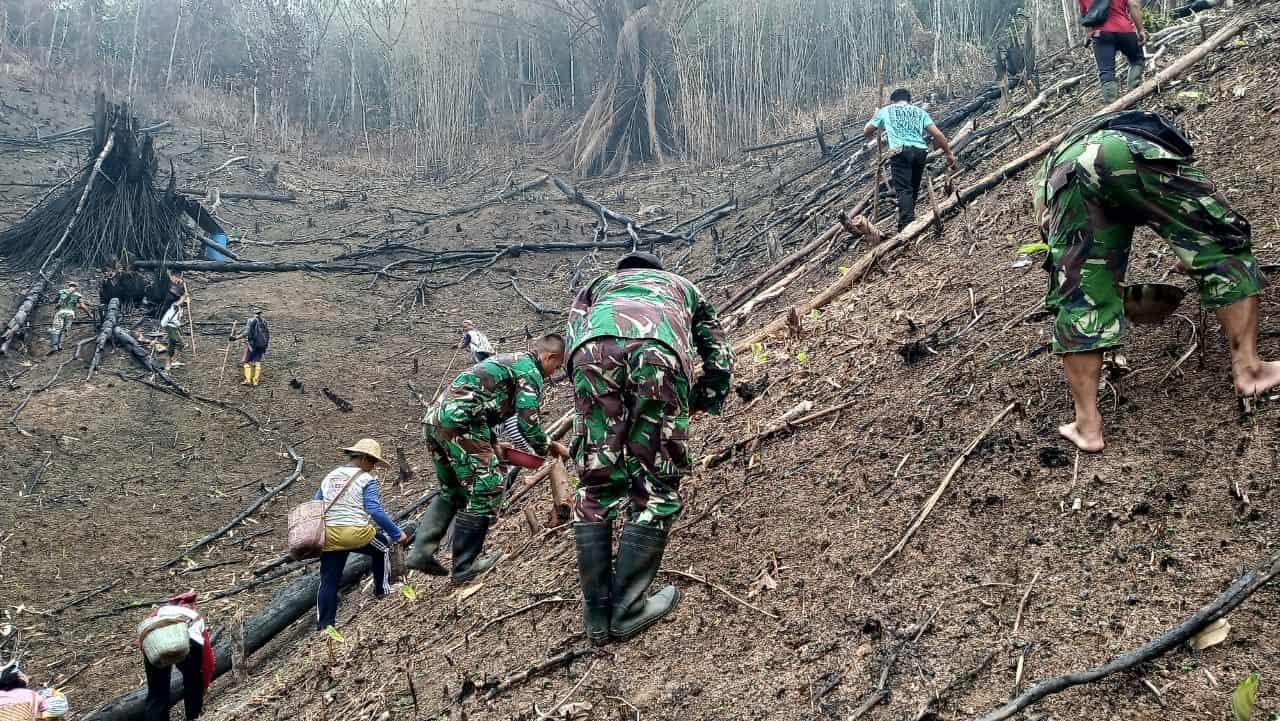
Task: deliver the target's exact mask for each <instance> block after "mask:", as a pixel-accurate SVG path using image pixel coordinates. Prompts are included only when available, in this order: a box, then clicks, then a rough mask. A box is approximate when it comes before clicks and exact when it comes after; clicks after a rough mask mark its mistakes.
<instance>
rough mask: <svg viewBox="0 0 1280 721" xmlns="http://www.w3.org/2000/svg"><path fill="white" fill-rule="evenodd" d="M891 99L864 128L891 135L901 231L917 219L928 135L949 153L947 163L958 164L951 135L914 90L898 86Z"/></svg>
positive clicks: (869, 133)
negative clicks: (920, 104)
mask: <svg viewBox="0 0 1280 721" xmlns="http://www.w3.org/2000/svg"><path fill="white" fill-rule="evenodd" d="M889 100H890V101H891V104H890V105H886V106H884V107H883V108H880V109H879V110H878V111H876V114H875V117H873V118H871V122H869V123H867V127H866V128H865V129H863V135H865V136H866V137H867V138H874V137H875V136H876V134H877V133H879V132H880V130H881V129H883V130H884V132H885V135H886V136H888V139H889V177H890V179H891V180H892V182H893V190H894V193H895V194H897V196H898V230H899V231H901V230H902V229H903V228H905V227H907V226H908V225H910V224H911V221H913V220H915V218H916V196H917V195H919V193H920V180H921V178H923V177H924V166H925V159H926V158H927V157H928V156H929V145H928V143H927V141H926V140H925V137H924V136H925V134H926V133H928V134H929V136H930V137H932V138H933V142H934V144H935V145H937V146H938V147H939V148H941V149H942V152H944V153H946V155H947V164H948V165H950V166H951V167H952V168H954V167H956V156H955V155H954V154H953V153H952V152H951V143H949V142H948V141H947V136H946V135H944V134H943V132H942V131H941V130H939V129H938V126H937V125H934V124H933V118H931V117H929V113H927V112H925V111H924V110H923V109H921V108H918V107H916V106H914V105H912V104H911V91H909V90H907V89H906V88H898V89H897V90H894V91H893V94H892V95H890V96H889Z"/></svg>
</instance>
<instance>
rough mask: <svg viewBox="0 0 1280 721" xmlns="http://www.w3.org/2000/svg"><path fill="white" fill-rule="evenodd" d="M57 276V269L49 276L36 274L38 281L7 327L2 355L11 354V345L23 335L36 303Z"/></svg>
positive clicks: (19, 304)
mask: <svg viewBox="0 0 1280 721" xmlns="http://www.w3.org/2000/svg"><path fill="white" fill-rule="evenodd" d="M56 274H57V269H56V268H55V269H54V270H53V272H51V273H49V274H48V275H46V274H44V273H38V274H36V279H35V281H34V282H32V284H31V287H29V288H27V292H26V294H25V295H23V296H22V301H21V302H20V303H18V309H17V310H16V311H14V313H13V317H12V318H10V319H9V324H8V325H7V326H5V329H4V336H3V340H4V343H3V345H0V355H4V354H7V353H8V352H9V344H10V343H12V342H13V339H14V338H16V337H17V336H19V335H21V332H22V327H23V326H25V325H26V324H27V318H28V316H30V315H31V311H32V309H34V308H35V307H36V303H38V302H39V301H40V295H41V294H42V293H44V289H45V288H46V287H48V285H49V280H50V279H51V278H52V277H53V276H54V275H56Z"/></svg>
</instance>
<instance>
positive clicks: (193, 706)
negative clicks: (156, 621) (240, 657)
mask: <svg viewBox="0 0 1280 721" xmlns="http://www.w3.org/2000/svg"><path fill="white" fill-rule="evenodd" d="M151 616H161V617H176V618H182V619H184V620H186V621H187V628H188V631H189V634H190V639H189V641H190V644H191V650H190V651H189V652H188V653H187V657H186V658H185V659H183V660H182V661H180V662H179V663H178V664H177V666H176V667H177V669H178V671H179V672H180V673H181V674H182V701H183V705H184V706H185V711H186V713H187V721H193V720H194V719H196V718H199V717H200V713H201V711H203V710H204V696H205V694H206V693H207V692H208V691H209V684H210V683H212V682H213V644H211V643H210V642H209V628H208V626H207V625H205V621H204V618H203V617H202V616H201V615H200V612H199V611H197V610H196V594H195V593H194V592H189V593H184V594H182V595H180V596H175V597H173V598H171V599H169V602H168V603H166V604H165V605H163V606H159V607H157V608H154V609H152V610H151V613H150V614H149V615H148V618H150V617H151ZM142 663H143V666H144V667H145V669H146V675H147V704H146V708H145V710H144V711H143V718H144V719H145V720H146V721H167V719H168V718H169V682H170V678H171V676H172V675H173V667H169V668H161V667H159V666H156V665H155V664H153V663H151V661H150V659H148V658H147V655H146V654H145V653H144V654H142Z"/></svg>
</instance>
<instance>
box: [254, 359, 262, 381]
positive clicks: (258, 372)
mask: <svg viewBox="0 0 1280 721" xmlns="http://www.w3.org/2000/svg"><path fill="white" fill-rule="evenodd" d="M261 382H262V364H261V363H254V364H253V384H254V385H255V386H256V385H258V384H259V383H261Z"/></svg>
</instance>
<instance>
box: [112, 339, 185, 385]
mask: <svg viewBox="0 0 1280 721" xmlns="http://www.w3.org/2000/svg"><path fill="white" fill-rule="evenodd" d="M111 337H112V338H114V339H115V341H116V343H117V344H119V345H122V346H124V347H125V348H126V349H128V351H129V353H130V354H131V355H132V356H133V359H134V360H136V361H137V362H138V365H140V366H142V367H143V368H146V369H147V370H148V371H150V372H152V373H155V374H156V375H158V376H160V377H161V378H163V379H164V382H165V383H168V384H169V385H171V386H173V387H174V388H177V389H178V390H179V391H182V393H183V394H184V395H185V394H186V391H185V390H184V389H183V388H182V386H180V385H178V382H177V381H176V380H174V379H173V376H171V375H169V372H168V371H166V370H165V369H164V368H162V367H160V366H158V365H156V363H155V361H154V360H152V359H151V354H150V353H148V352H147V349H146V348H143V347H142V344H141V343H139V342H138V339H137V338H134V337H133V336H132V335H129V331H127V330H125V329H124V328H121V327H120V326H119V325H117V326H116V327H115V328H113V329H111Z"/></svg>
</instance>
